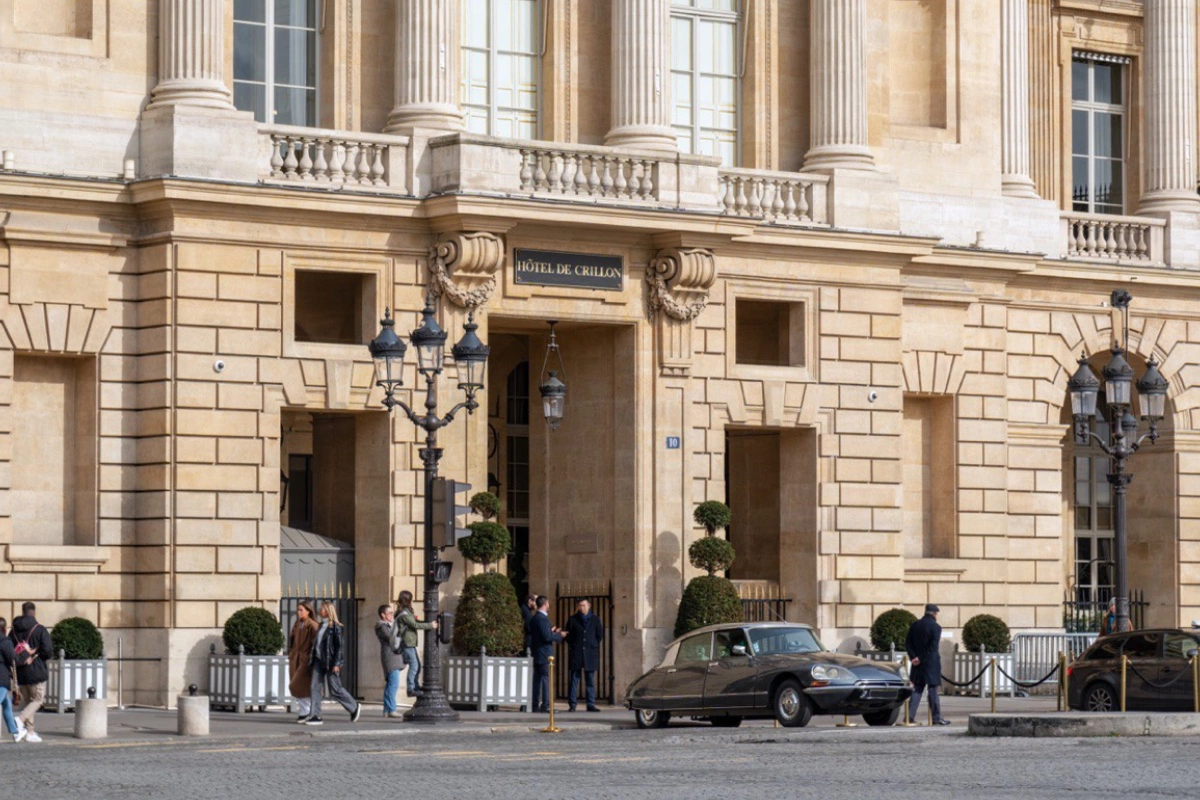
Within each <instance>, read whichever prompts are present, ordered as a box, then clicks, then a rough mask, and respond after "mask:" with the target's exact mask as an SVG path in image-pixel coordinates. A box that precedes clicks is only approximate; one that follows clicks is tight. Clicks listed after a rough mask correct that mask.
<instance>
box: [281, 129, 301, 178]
mask: <svg viewBox="0 0 1200 800" xmlns="http://www.w3.org/2000/svg"><path fill="white" fill-rule="evenodd" d="M297 163H298V162H297V161H296V140H295V138H293V137H291V136H289V137H287V156H286V157H284V159H283V171H284V174H285V175H286V176H287V178H288V180H296V164H297Z"/></svg>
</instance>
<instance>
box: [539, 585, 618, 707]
mask: <svg viewBox="0 0 1200 800" xmlns="http://www.w3.org/2000/svg"><path fill="white" fill-rule="evenodd" d="M554 595H555V603H554V624H555V625H557V626H558V627H560V628H562V629H563V630H564V631H565V630H566V629H567V620H568V619H570V617H571V615H572V614H574V613H575V606H576V605H577V604H578V603H579V601H580V600H587V601H588V602H589V603H591V604H592V613H593V614H595V615H596V616H597V617H599V618H600V623H601V624H602V625H603V626H604V640H603V641H602V642H600V669H599V670H597V671H596V700H597V701H600V700H607V701H608V702H610V703H612V702H614V700H615V698H616V694H615V692H616V685H615V684H616V675H614V674H613V647H612V640H613V636H614V634H615V633H616V632H615V631H614V630H613V599H612V583H610V582H608V581H577V582H572V583H557V584H555V586H554ZM554 651H555V654H556V655H557V656H558V664H559V669H558V671H557V672H558V674H557V677H556V680H557V681H558V683H557V684H556V688H555V693H556V694H557V695H558V696H559V697H566V696H567V688H568V686H569V684H570V682H571V670H570V659H569V658H568V652H567V643H566V641H565V640H564V641H562V642H560V643H559V644H558V645H556V646H555V648H554ZM584 693H585V686H584V685H583V679H582V676H581V678H580V686H579V694H580V696H581V697H582V696H583V695H584Z"/></svg>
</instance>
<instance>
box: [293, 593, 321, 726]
mask: <svg viewBox="0 0 1200 800" xmlns="http://www.w3.org/2000/svg"><path fill="white" fill-rule="evenodd" d="M316 641H317V621H316V620H315V619H313V610H312V606H310V605H309V604H308V601H301V603H300V605H299V606H297V607H296V624H295V625H293V626H292V633H291V635H290V636H289V637H288V671H289V674H290V675H291V676H292V679H291V682H289V683H288V691H290V692H291V693H292V697H293V698H294V699H295V700H296V709H297V710H298V711H299V712H300V718H299V719H297V720H296V721H297V722H307V721H308V718H309V717H310V716H311V715H312V709H311V706H310V704H309V698H311V697H312V651H313V645H314V644H315V643H316Z"/></svg>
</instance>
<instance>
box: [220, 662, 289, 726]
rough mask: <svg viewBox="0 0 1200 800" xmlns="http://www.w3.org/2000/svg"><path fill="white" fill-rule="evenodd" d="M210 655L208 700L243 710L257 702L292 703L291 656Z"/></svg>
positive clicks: (276, 704)
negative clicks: (289, 659) (289, 670)
mask: <svg viewBox="0 0 1200 800" xmlns="http://www.w3.org/2000/svg"><path fill="white" fill-rule="evenodd" d="M216 649H217V648H216V645H213V646H212V647H211V648H210V650H209V655H208V704H209V705H210V706H212V707H214V708H229V709H233V710H234V711H237V712H238V713H239V714H240V713H242V712H243V711H245V710H246V709H247V708H253V707H254V706H259V707H265V706H288V707H290V706H291V704H292V696H291V694H290V693H289V692H288V658H287V656H245V655H227V654H225V653H218V652H216Z"/></svg>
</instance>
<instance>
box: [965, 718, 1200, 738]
mask: <svg viewBox="0 0 1200 800" xmlns="http://www.w3.org/2000/svg"><path fill="white" fill-rule="evenodd" d="M967 733H968V734H969V735H971V736H1008V737H1044V738H1088V737H1100V736H1200V714H1194V713H1177V712H1176V713H1172V712H1161V713H1146V712H1126V713H1123V714H1122V713H1108V714H1097V713H1087V712H1067V713H1055V714H972V715H971V716H970V718H969V719H968V722H967Z"/></svg>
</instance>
